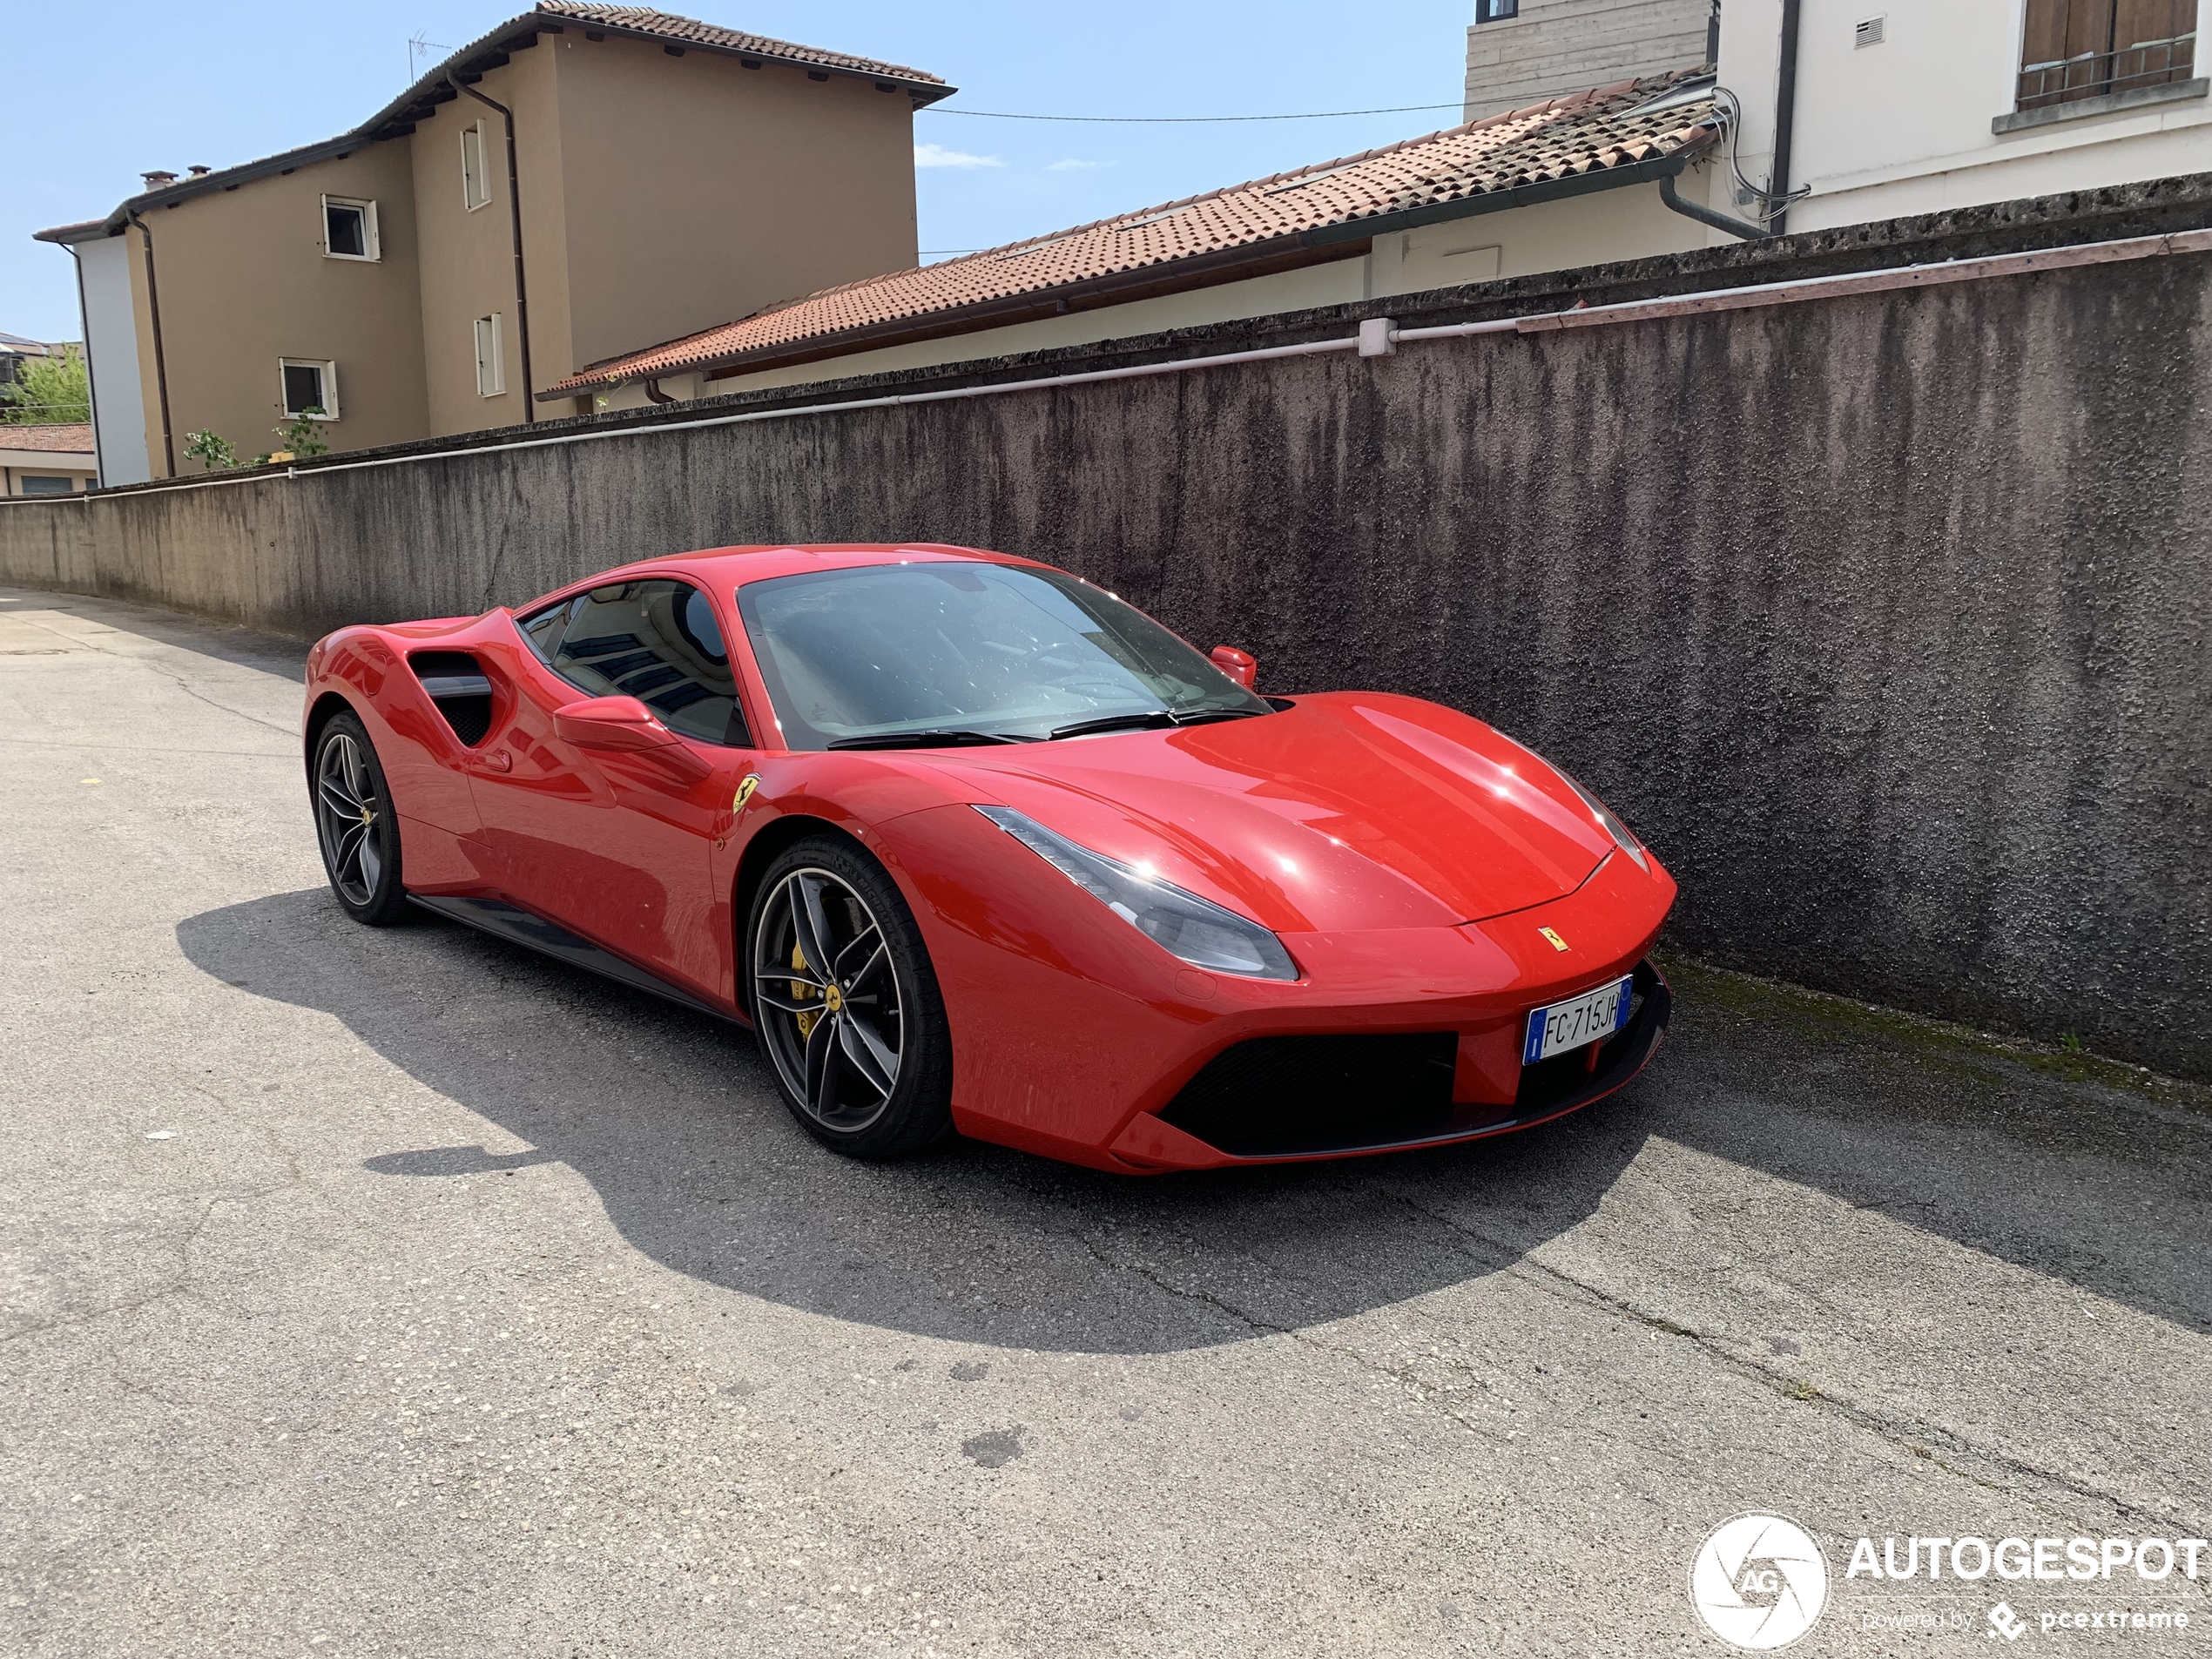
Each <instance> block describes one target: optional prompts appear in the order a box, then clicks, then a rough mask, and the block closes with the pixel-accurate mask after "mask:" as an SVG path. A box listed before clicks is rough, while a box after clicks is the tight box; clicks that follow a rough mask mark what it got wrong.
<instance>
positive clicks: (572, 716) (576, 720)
mask: <svg viewBox="0 0 2212 1659" xmlns="http://www.w3.org/2000/svg"><path fill="white" fill-rule="evenodd" d="M553 731H554V733H555V735H556V736H557V737H558V738H560V739H561V741H562V742H563V743H573V744H574V745H576V746H577V748H579V749H631V750H637V749H665V748H669V747H671V746H677V747H680V746H681V744H680V742H679V740H678V738H677V736H676V734H675V733H674V732H671V731H670V730H669V729H668V728H667V727H666V726H664V725H662V724H661V723H660V719H659V717H658V716H657V715H655V714H654V712H653V711H651V709H649V708H647V707H646V706H645V705H644V704H643V703H640V702H639V701H638V700H637V698H634V697H587V698H584V699H583V701H582V702H581V703H571V704H570V705H567V706H566V707H565V708H559V709H556V710H554V711H553Z"/></svg>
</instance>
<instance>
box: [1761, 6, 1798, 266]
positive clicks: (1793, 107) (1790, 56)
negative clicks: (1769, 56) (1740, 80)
mask: <svg viewBox="0 0 2212 1659" xmlns="http://www.w3.org/2000/svg"><path fill="white" fill-rule="evenodd" d="M1803 12H1804V0H1782V62H1781V64H1780V66H1779V67H1778V68H1777V70H1776V71H1775V78H1774V171H1773V172H1770V174H1768V175H1767V181H1766V210H1767V228H1768V230H1769V231H1770V233H1772V234H1774V235H1776V236H1780V235H1781V234H1783V233H1784V232H1785V231H1787V230H1788V229H1789V228H1790V145H1791V139H1793V138H1795V137H1796V136H1797V25H1798V24H1799V23H1800V22H1801V21H1802V20H1803V18H1802V14H1803Z"/></svg>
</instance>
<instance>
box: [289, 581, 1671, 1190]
mask: <svg viewBox="0 0 2212 1659" xmlns="http://www.w3.org/2000/svg"><path fill="white" fill-rule="evenodd" d="M306 739H307V771H308V779H309V786H310V789H311V792H312V793H313V797H314V813H315V823H316V826H317V829H318V831H319V833H320V840H321V846H322V853H323V861H324V864H325V866H326V867H327V870H328V872H329V875H330V885H331V887H332V888H333V890H334V892H335V893H336V894H337V895H338V901H339V903H340V904H341V905H342V906H344V907H345V908H346V910H347V914H350V915H352V916H353V917H354V918H355V919H356V920H357V921H363V922H366V923H368V924H370V925H371V926H381V925H383V924H385V923H388V922H392V921H397V920H399V919H400V917H401V915H402V914H404V913H405V912H406V910H407V907H408V905H409V904H410V903H411V904H414V905H417V906H421V907H427V908H428V909H430V910H434V911H437V912H439V913H441V914H444V915H447V916H450V917H453V918H455V919H456V920H458V921H464V922H468V923H470V924H472V925H473V926H475V927H482V928H484V929H487V930H488V931H489V932H491V933H494V934H499V935H501V936H502V937H504V938H507V939H509V940H512V941H516V942H518V943H521V944H525V945H529V946H531V947H533V948H536V949H538V950H542V951H546V952H549V953H550V954H553V955H555V956H556V957H559V958H562V959H563V960H565V961H570V962H573V963H575V964H577V966H579V967H584V968H593V969H595V970H597V971H598V972H600V973H603V974H608V975H610V976H611V977H613V978H615V979H617V980H620V981H624V982H626V983H628V984H631V985H633V986H637V987H640V988H645V989H649V990H651V991H654V992H657V993H658V994H660V995H664V996H667V997H671V998H673V999H674V1000H675V1001H678V1002H682V1003H684V1004H685V1005H687V1006H689V1007H691V1008H698V1009H703V1010H705V1011H706V1012H708V1013H711V1014H714V1015H719V1016H721V1017H723V1018H725V1019H729V1020H734V1021H736V1022H739V1023H741V1024H746V1025H750V1026H751V1027H752V1028H753V1030H754V1031H755V1032H756V1033H757V1035H758V1036H759V1042H760V1044H761V1047H762V1048H763V1049H765V1051H766V1054H767V1056H768V1059H769V1061H770V1062H771V1065H772V1069H773V1070H774V1073H775V1076H776V1079H777V1081H778V1082H779V1085H780V1086H781V1088H782V1089H783V1092H784V1095H785V1096H786V1100H787V1101H788V1103H789V1104H790V1106H791V1109H792V1114H793V1116H796V1117H797V1118H798V1120H799V1123H800V1124H801V1125H802V1126H803V1127H804V1128H805V1129H806V1130H807V1132H808V1133H810V1134H812V1135H813V1136H814V1137H815V1138H816V1139H818V1140H819V1141H820V1142H822V1143H824V1144H825V1145H827V1146H830V1147H832V1148H834V1149H836V1150H839V1151H841V1152H846V1153H851V1154H853V1155H856V1156H860V1157H882V1156H887V1155H891V1154H895V1153H900V1152H905V1151H909V1150H913V1149H914V1148H917V1147H920V1146H922V1145H925V1144H927V1143H929V1142H931V1141H934V1140H935V1139H937V1138H938V1137H939V1136H942V1135H944V1134H946V1133H947V1132H948V1131H949V1130H959V1131H960V1132H961V1133H962V1134H965V1135H971V1136H976V1137H978V1138H980V1139H982V1140H988V1141H997V1142H1001V1143H1004V1144H1006V1145H1008V1146H1015V1147H1021V1148H1023V1149H1026V1150H1029V1151H1033V1152H1038V1153H1042V1154H1043V1155H1045V1156H1047V1157H1055V1158H1064V1159H1067V1160H1069V1161H1071V1162H1074V1163H1085V1164H1089V1165H1091V1166H1093V1167H1095V1168H1097V1169H1102V1170H1130V1171H1155V1170H1191V1169H1201V1168H1209V1167H1214V1166H1219V1165H1226V1164H1237V1163H1266V1162H1273V1161H1279V1160H1284V1159H1294V1158H1312V1157H1337V1156H1342V1155H1345V1154H1351V1153H1366V1152H1379V1151H1384V1150H1391V1149H1394V1148H1400V1147H1406V1146H1415V1145H1430V1144H1435V1143H1443V1142H1449V1141H1457V1140H1465V1139H1468V1138H1471V1137H1473V1136H1481V1135H1493V1134H1496V1133H1498V1132H1500V1131H1501V1130H1511V1129H1519V1128H1524V1127H1526V1126H1527V1125H1529V1124H1531V1123H1541V1122H1542V1121H1544V1120H1546V1119H1548V1118H1553V1117H1556V1116H1560V1115H1561V1114H1562V1113H1565V1112H1568V1111H1572V1110H1573V1109H1575V1108H1576V1107H1578V1106H1582V1105H1585V1104H1587V1103H1589V1102H1590V1101H1593V1100H1595V1099H1596V1098H1598V1097H1599V1096H1602V1095H1604V1094H1606V1093H1608V1092H1609V1091H1610V1090H1612V1089H1617V1088H1619V1087H1620V1086H1621V1085H1622V1083H1624V1082H1627V1081H1628V1080H1629V1078H1630V1077H1631V1076H1635V1073H1636V1072H1637V1071H1638V1070H1639V1069H1641V1068H1642V1066H1643V1064H1644V1062H1645V1061H1646V1060H1648V1059H1649V1057H1650V1055H1651V1053H1652V1050H1653V1049H1655V1048H1656V1046H1657V1045H1658V1043H1659V1041H1660V1038H1661V1036H1662V1035H1663V1033H1664V1031H1665V1028H1666V1024H1667V1017H1668V1012H1669V1006H1670V1004H1669V995H1668V992H1667V988H1666V986H1665V984H1664V983H1663V982H1662V980H1661V979H1660V977H1659V975H1658V974H1657V973H1656V971H1655V970H1654V969H1653V968H1652V966H1651V965H1650V963H1649V961H1646V960H1645V955H1644V954H1645V952H1646V950H1647V949H1648V948H1649V946H1650V944H1651V941H1652V937H1653V935H1654V934H1656V933H1657V932H1658V930H1659V925H1660V923H1661V921H1662V920H1663V919H1664V918H1665V916H1666V914H1667V911H1668V907H1669V905H1671V904H1672V902H1673V900H1674V896H1675V884H1674V881H1673V880H1672V878H1671V877H1669V875H1668V874H1667V873H1666V872H1665V871H1664V870H1663V869H1662V868H1661V867H1660V866H1659V862H1658V860H1656V859H1655V858H1653V857H1652V855H1651V853H1649V851H1648V850H1647V849H1646V848H1645V847H1644V846H1643V844H1642V842H1640V841H1639V840H1637V839H1636V838H1635V835H1634V834H1633V833H1630V832H1629V828H1628V827H1627V826H1625V825H1624V824H1622V822H1621V820H1620V819H1617V818H1615V816H1614V815H1613V814H1612V813H1610V812H1608V810H1607V809H1606V808H1605V806H1603V805H1602V804H1601V803H1600V802H1599V801H1598V800H1597V799H1595V797H1593V796H1592V795H1591V794H1590V793H1589V792H1588V791H1587V790H1585V789H1583V788H1582V787H1581V786H1580V785H1578V784H1577V783H1575V781H1574V779H1571V778H1568V776H1567V775H1566V774H1565V773H1563V772H1560V771H1558V770H1557V769H1556V768H1554V767H1553V766H1550V765H1547V764H1546V763H1545V762H1543V761H1542V760H1540V759H1537V757H1536V756H1535V755H1534V754H1532V753H1531V752H1529V751H1527V749H1524V748H1523V747H1521V745H1519V744H1517V743H1515V742H1514V740H1513V739H1512V738H1507V737H1506V736H1504V735H1502V734H1501V733H1500V732H1494V731H1493V730H1491V728H1490V727H1488V726H1487V725H1484V724H1483V723H1482V722H1481V721H1480V720H1477V719H1474V718H1469V717H1468V716H1467V715H1464V714H1460V713H1456V712H1454V711H1452V710H1450V709H1447V708H1441V707H1439V706H1438V705H1435V704H1433V703H1424V702H1420V701H1419V700H1417V699H1415V698H1406V697H1396V696H1390V695H1386V694H1384V693H1380V692H1372V691H1332V692H1323V693H1316V694H1313V695H1310V696H1297V697H1263V696H1261V695H1260V694H1259V693H1258V691H1255V690H1254V689H1253V664H1252V659H1251V658H1249V657H1247V656H1246V655H1244V653H1243V652H1241V651H1235V650H1232V649H1231V648H1229V647H1226V646H1224V647H1221V648H1218V649H1217V650H1215V651H1213V652H1212V654H1211V657H1210V658H1209V657H1207V656H1203V655H1201V654H1200V653H1199V652H1198V651H1195V650H1193V649H1192V648H1191V647H1190V645H1188V644H1184V642H1183V641H1182V640H1181V639H1178V638H1177V637H1176V636H1175V635H1173V634H1171V633H1170V632H1169V631H1167V630H1166V629H1164V628H1163V627H1161V626H1160V625H1159V624H1157V623H1156V622H1153V621H1152V620H1150V618H1149V617H1145V616H1144V615H1143V614H1142V613H1141V612H1139V611H1137V610H1134V609H1132V608H1131V607H1130V606H1129V605H1126V604H1123V603H1122V602H1121V601H1120V600H1119V599H1117V598H1116V597H1115V596H1114V595H1112V594H1110V593H1109V592H1106V591H1105V590H1103V589H1101V588H1098V587H1096V586H1094V585H1092V584H1091V583H1088V582H1085V581H1083V580H1082V579H1081V578H1079V577H1073V576H1070V575H1069V574H1067V573H1066V572H1064V571H1062V570H1054V569H1052V568H1051V567H1050V566H1049V565H1043V564H1039V563H1035V562H1033V561H1030V560H1027V559H1019V558H1010V557H1008V556H1004V555H1001V554H997V553H987V552H980V551H977V550H973V549H968V548H958V547H941V546H880V547H879V546H867V547H861V546H835V547H758V548H725V549H721V550H716V551H712V552H705V553H696V554H689V555H685V556H678V557H673V558H663V559H653V560H649V561H647V562H645V563H640V564H633V565H627V566H624V568H622V569H620V570H610V571H609V572H607V573H606V574H605V575H604V576H597V577H591V578H590V580H588V581H584V582H579V583H575V584H574V585H573V586H570V587H568V588H564V589H563V590H560V591H559V592H557V593H555V594H551V595H549V596H548V597H545V598H543V599H541V600H538V601H536V603H535V604H529V605H526V606H524V607H523V608H522V609H521V610H518V611H516V610H504V609H502V610H492V611H489V612H487V613H486V614H484V615H483V616H481V617H447V618H443V619H441V620H438V621H434V622H414V623H401V624H394V625H392V626H388V627H354V628H344V629H341V630H340V631H338V632H336V633H334V634H332V635H330V636H329V637H327V638H326V639H324V640H322V641H321V642H320V643H319V644H317V645H316V646H315V648H314V651H313V652H312V653H310V655H309V657H308V658H307V718H306Z"/></svg>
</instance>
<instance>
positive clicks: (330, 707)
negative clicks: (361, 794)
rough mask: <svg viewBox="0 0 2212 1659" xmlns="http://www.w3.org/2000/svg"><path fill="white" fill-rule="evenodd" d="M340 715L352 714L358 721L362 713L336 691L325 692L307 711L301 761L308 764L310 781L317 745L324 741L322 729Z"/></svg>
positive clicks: (312, 774)
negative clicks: (305, 736)
mask: <svg viewBox="0 0 2212 1659" xmlns="http://www.w3.org/2000/svg"><path fill="white" fill-rule="evenodd" d="M340 714H350V715H352V716H353V717H354V718H355V719H356V720H358V719H360V718H361V711H360V710H359V709H357V708H355V707H354V705H353V703H352V702H351V700H350V699H348V698H345V697H343V696H341V694H340V693H338V692H336V691H325V692H324V693H323V694H322V695H321V696H320V697H319V698H316V699H315V701H314V707H312V708H310V709H309V710H308V711H307V748H306V752H305V753H304V754H303V755H302V756H301V759H303V760H304V761H305V762H306V764H307V773H308V776H309V778H310V779H312V778H313V777H314V768H315V745H316V744H318V743H320V741H321V740H322V729H323V727H325V726H327V725H329V724H330V722H331V719H332V718H333V717H334V716H336V715H340Z"/></svg>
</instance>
